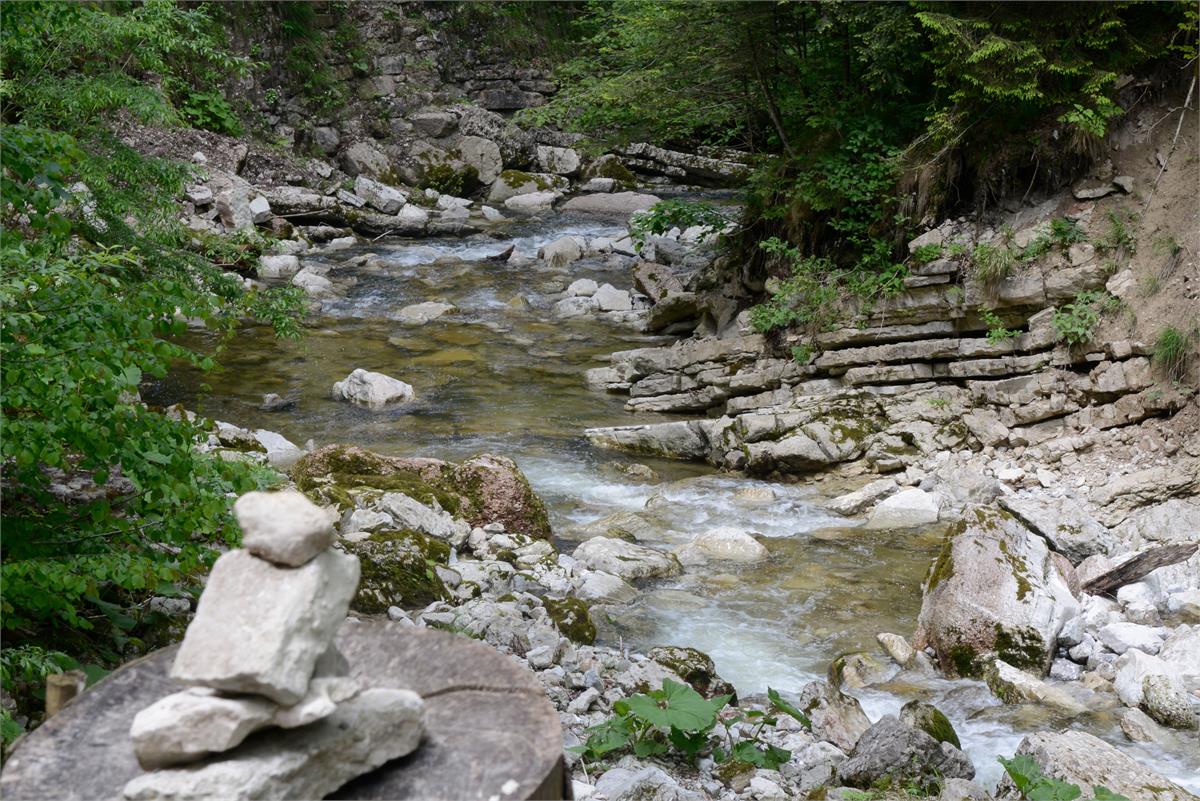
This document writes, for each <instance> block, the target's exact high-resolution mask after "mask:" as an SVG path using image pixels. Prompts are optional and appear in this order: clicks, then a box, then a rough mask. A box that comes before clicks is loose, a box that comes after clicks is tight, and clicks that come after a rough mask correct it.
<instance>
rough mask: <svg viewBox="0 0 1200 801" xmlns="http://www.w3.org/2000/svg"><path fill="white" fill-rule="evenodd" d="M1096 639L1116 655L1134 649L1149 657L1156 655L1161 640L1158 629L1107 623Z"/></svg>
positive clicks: (1160, 645)
mask: <svg viewBox="0 0 1200 801" xmlns="http://www.w3.org/2000/svg"><path fill="white" fill-rule="evenodd" d="M1096 639H1098V640H1100V642H1102V643H1104V644H1105V645H1106V646H1108V649H1109V650H1110V651H1112V652H1114V653H1117V654H1123V653H1125V652H1126V651H1128V650H1129V649H1130V648H1136V649H1138V650H1139V651H1143V652H1145V653H1147V654H1151V655H1153V654H1157V653H1158V649H1159V648H1161V647H1162V640H1163V638H1162V634H1161V633H1160V632H1159V631H1158V629H1156V628H1154V627H1153V626H1143V625H1141V624H1139V623H1109V624H1108V625H1107V626H1104V627H1102V628H1101V629H1100V631H1098V632H1097V633H1096Z"/></svg>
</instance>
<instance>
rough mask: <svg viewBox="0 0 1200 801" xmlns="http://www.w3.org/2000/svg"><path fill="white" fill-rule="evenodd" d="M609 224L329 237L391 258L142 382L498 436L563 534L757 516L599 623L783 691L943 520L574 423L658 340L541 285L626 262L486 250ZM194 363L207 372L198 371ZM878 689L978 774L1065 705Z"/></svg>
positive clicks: (170, 396)
mask: <svg viewBox="0 0 1200 801" xmlns="http://www.w3.org/2000/svg"><path fill="white" fill-rule="evenodd" d="M623 233H624V227H623V226H622V227H616V226H614V225H612V224H609V223H604V222H597V221H595V220H586V219H571V218H566V217H560V216H554V217H551V218H549V219H548V220H546V221H543V222H525V223H512V224H510V226H509V227H507V228H503V229H497V230H496V231H493V232H492V233H491V235H485V234H479V235H474V236H471V237H467V238H450V239H443V240H436V239H425V240H414V241H404V240H385V241H381V242H379V243H376V244H374V245H372V246H370V247H369V248H365V249H358V250H349V251H346V250H343V251H339V252H336V253H333V254H330V258H331V259H336V260H337V261H342V260H344V259H346V258H348V257H350V256H353V255H356V254H358V253H364V252H369V253H371V254H373V255H376V256H379V257H381V258H382V259H383V260H384V262H385V263H386V266H385V267H383V268H382V269H376V268H371V269H367V268H360V269H358V271H357V272H351V273H350V275H353V276H354V277H355V278H356V280H357V283H356V284H355V285H354V286H353V287H352V288H351V289H350V290H349V292H348V293H347V295H346V297H345V298H342V299H339V300H337V301H332V302H327V303H326V304H325V305H324V307H323V309H322V311H321V313H320V314H319V315H317V316H316V317H315V318H313V319H312V320H311V322H310V328H309V330H308V332H307V336H306V337H305V338H304V339H302V340H301V341H299V342H286V341H278V340H276V339H275V338H274V337H273V336H272V335H271V333H270V332H269V331H268V330H267V329H266V328H258V327H251V328H247V329H243V330H242V331H240V332H239V333H238V334H237V335H236V336H234V337H232V338H231V339H229V340H228V341H226V342H225V343H224V352H223V353H222V354H221V358H220V361H221V364H222V365H223V366H222V369H221V371H220V372H218V373H215V374H209V375H206V376H203V377H201V376H198V375H195V374H192V373H188V372H181V373H179V374H176V375H174V376H172V378H170V379H169V380H168V382H167V383H165V384H164V385H161V386H159V387H158V388H157V390H156V392H155V395H156V397H154V398H153V400H154V401H156V402H160V403H172V402H175V401H184V402H185V404H187V405H188V406H189V407H191V408H196V409H198V410H199V411H200V412H202V413H204V414H205V415H207V416H210V417H214V418H217V419H220V420H225V421H228V422H231V423H234V424H236V425H239V426H244V427H250V428H265V429H270V430H272V431H278V432H280V433H282V434H283V435H284V436H286V437H288V438H289V439H291V440H292V441H294V442H296V443H297V444H303V443H305V442H306V441H308V440H310V439H311V440H313V441H314V442H315V443H316V444H317V445H318V446H319V445H326V444H331V443H351V444H356V445H361V446H363V447H365V448H369V449H372V450H375V451H379V452H381V453H387V454H396V455H423V456H436V457H442V458H446V459H460V458H462V457H464V456H467V455H470V454H474V453H479V452H482V451H491V452H495V453H500V454H503V455H507V456H511V457H512V458H514V459H516V461H517V462H518V463H519V464H520V466H521V468H522V469H523V470H524V471H525V472H526V474H527V475H528V476H529V478H530V480H531V482H532V483H533V486H534V488H535V489H536V490H537V491H538V493H539V494H540V495H541V496H542V497H543V498H544V499H545V501H546V503H547V504H548V506H549V507H550V510H551V519H552V522H553V524H554V527H555V530H556V531H558V532H560V533H565V532H568V531H569V530H570V529H571V528H573V527H576V526H579V525H583V524H587V523H589V522H591V521H594V520H597V519H599V518H601V517H604V516H606V515H609V514H612V513H615V512H638V513H640V514H642V516H643V519H644V521H645V523H646V533H645V537H646V538H647V539H648V541H649V544H659V545H662V546H664V547H672V546H674V545H677V544H679V543H680V542H682V541H684V540H686V539H688V538H690V537H691V536H692V535H693V534H696V533H700V532H702V531H705V530H707V529H710V528H715V527H717V526H733V527H737V528H741V529H744V530H747V531H751V532H755V533H758V534H760V535H761V537H762V540H763V542H764V543H765V544H766V545H767V548H768V550H769V552H770V558H769V559H768V561H766V562H765V563H760V564H757V565H750V566H745V567H741V566H737V567H733V568H726V567H722V568H712V567H709V568H704V569H702V572H689V573H687V574H685V575H684V576H683V577H681V578H678V579H672V580H669V581H666V582H661V583H659V584H656V585H652V586H649V587H645V588H644V590H645V591H644V593H643V595H642V597H641V598H640V600H639V601H637V602H636V603H635V604H633V605H632V606H631V607H630V608H629V609H628V610H625V611H624V612H623V613H622V616H621V618H620V619H619V620H617V621H615V623H614V625H612V626H611V627H609V628H606V629H605V630H604V631H603V632H602V633H603V636H604V637H605V638H606V640H607V644H610V645H617V644H621V643H623V644H625V645H628V646H630V647H633V648H636V649H638V650H645V649H648V648H650V647H652V646H654V645H658V644H675V645H685V646H692V647H696V648H699V649H701V650H703V651H705V652H707V653H708V654H710V655H711V656H712V658H713V659H714V660H715V662H716V665H717V668H718V671H719V672H720V673H721V675H722V676H723V677H724V678H726V679H728V680H729V681H731V682H733V683H734V685H735V686H736V687H737V688H738V690H739V692H741V693H743V694H746V693H753V692H761V691H763V690H765V689H766V687H767V686H768V685H770V686H772V687H774V688H777V689H780V690H784V691H795V690H798V689H800V687H802V686H803V685H804V684H805V683H806V682H808V681H811V680H813V679H814V678H818V677H823V676H825V674H826V672H827V670H828V667H829V664H830V662H831V661H832V660H833V659H834V658H835V657H837V656H838V655H840V654H843V653H847V652H852V651H866V652H869V653H878V647H877V645H876V643H875V634H876V633H877V632H880V631H891V632H896V633H899V634H902V635H905V636H909V635H911V634H912V631H913V629H914V627H915V622H916V616H917V612H918V610H919V608H920V602H921V591H920V584H921V580H922V578H923V576H924V573H925V571H926V569H927V567H928V565H929V563H930V561H931V559H932V556H933V554H934V552H935V551H936V548H937V545H938V543H939V540H940V537H941V534H942V531H941V530H940V529H939V528H938V527H933V528H931V529H930V530H928V531H921V532H912V531H905V532H876V531H864V530H860V529H858V528H856V527H855V525H854V524H853V523H851V522H849V521H846V520H845V519H843V518H840V517H838V516H836V515H832V514H830V513H827V512H825V511H823V510H822V509H821V507H820V500H821V498H820V497H819V496H818V494H817V491H816V490H815V489H814V488H812V487H808V486H806V485H805V484H804V483H803V482H800V483H796V484H790V485H783V484H774V483H767V482H759V481H753V480H750V479H742V478H735V477H729V476H719V475H715V474H713V473H712V472H711V471H710V470H708V469H706V468H704V467H703V466H698V465H688V464H681V463H671V462H656V461H650V462H649V464H650V466H651V467H652V468H653V469H654V470H656V471H657V472H658V473H659V474H660V476H661V477H662V482H661V483H644V482H639V481H637V480H634V479H631V478H628V477H626V476H625V475H624V474H622V473H621V472H620V470H618V469H616V467H615V465H617V464H620V463H625V462H628V461H632V460H629V459H625V458H623V457H621V456H619V455H616V454H613V453H609V452H603V451H598V450H595V449H593V448H591V447H590V446H589V445H588V444H587V443H586V441H585V440H584V438H583V436H582V431H583V429H585V428H587V427H592V426H604V425H619V424H627V423H630V422H633V421H634V420H635V418H634V417H633V416H631V415H630V414H629V413H627V412H625V411H624V410H623V408H622V404H623V399H621V398H618V397H616V396H609V395H606V394H604V393H603V392H599V391H595V390H591V389H589V388H588V387H587V386H586V385H585V383H584V380H583V373H584V371H585V370H586V369H587V368H589V367H594V366H599V365H600V364H602V362H601V361H600V360H601V359H602V358H603V357H605V356H607V354H608V353H610V352H612V351H615V350H621V349H626V348H633V347H642V346H647V345H654V344H663V343H665V342H667V341H668V340H665V339H662V338H654V337H647V336H645V335H642V334H638V333H636V332H634V331H633V330H632V329H631V328H630V327H628V326H627V325H621V324H617V323H613V322H609V321H607V320H604V319H601V318H598V317H592V316H587V317H578V318H573V319H569V320H560V319H556V318H555V317H554V315H553V313H552V312H551V306H552V305H553V301H554V299H555V293H559V292H561V291H562V290H563V289H564V288H565V286H566V285H567V284H569V283H570V282H571V281H572V280H574V279H576V278H585V277H586V278H593V279H595V280H596V281H597V282H600V283H604V282H609V283H612V284H613V285H615V286H616V287H618V288H625V289H627V288H629V284H630V279H629V274H628V269H627V268H625V267H624V266H617V265H615V264H612V265H606V264H605V263H604V261H603V260H595V259H594V260H587V261H584V262H578V263H575V264H573V265H570V266H569V267H567V268H564V269H562V270H549V269H546V268H545V267H544V265H542V267H541V268H540V269H539V268H535V267H530V266H523V267H511V266H509V265H507V264H504V263H499V262H495V261H490V260H488V259H487V257H489V256H494V255H496V254H499V253H501V252H502V251H504V250H505V249H506V248H507V247H508V245H509V244H510V243H512V244H514V245H515V246H516V248H517V250H518V251H519V252H522V253H525V254H528V255H531V256H532V255H534V254H536V250H537V247H538V246H539V245H541V244H544V243H546V242H550V241H553V240H554V239H557V238H559V237H560V236H563V235H565V234H581V235H585V236H589V237H592V236H617V235H620V234H623ZM497 235H499V236H500V237H501V238H497ZM336 275H338V276H342V275H346V273H345V272H343V271H339V272H338V273H337V274H336ZM430 300H440V301H446V302H449V303H452V304H454V305H455V306H456V307H458V311H457V312H456V313H453V314H450V315H447V316H445V317H443V318H441V319H439V320H436V321H434V322H431V323H428V324H426V325H424V326H421V327H405V326H403V325H401V324H399V323H398V322H397V320H396V316H397V312H398V311H399V310H400V309H401V308H402V307H404V306H406V305H409V304H413V303H419V302H422V301H430ZM202 339H203V337H202ZM199 344H201V345H202V346H205V347H210V348H211V347H213V346H215V345H216V342H215V341H205V342H202V343H199ZM358 367H361V368H365V369H368V370H375V371H379V372H383V373H385V374H388V375H391V376H394V377H396V378H400V379H402V380H404V381H406V382H408V383H410V384H412V385H413V387H414V389H415V392H416V396H417V400H416V401H415V402H414V403H412V404H409V405H406V406H404V407H403V408H399V409H394V410H388V411H383V412H370V411H366V410H363V409H359V408H356V407H353V406H350V405H348V404H345V403H340V402H336V401H334V400H333V399H332V398H331V397H330V388H331V386H332V384H333V383H334V382H335V381H338V380H341V379H342V378H345V376H346V375H347V374H348V373H350V371H351V370H353V369H355V368H358ZM202 382H204V383H207V384H208V385H209V387H210V388H209V389H207V390H204V391H202V389H201V387H202ZM268 392H273V393H277V394H279V395H282V396H285V397H293V398H295V399H296V401H297V404H296V406H295V408H294V409H292V410H290V411H286V412H265V411H262V410H260V409H259V405H260V404H261V402H262V397H263V395H264V393H268ZM645 419H649V416H645ZM657 419H663V418H661V417H659V418H657ZM643 461H644V460H643ZM751 488H757V489H758V490H759V491H757V492H754V491H749V492H748V491H747V490H748V489H751ZM762 490H769V492H763V491H762ZM772 496H773V497H772ZM561 544H562V545H563V547H564V548H570V547H573V543H571V542H563V543H561ZM879 658H880V660H881V661H883V660H884V659H885V657H883V656H882V654H880V655H879ZM889 689H890V691H889V692H884V691H881V690H877V689H872V690H869V691H856V694H857V695H859V697H860V698H861V700H862V701H863V704H864V707H865V708H866V710H867V713H868V715H869V716H870V717H871V718H872V719H876V718H878V716H880V715H882V714H885V713H888V712H896V711H897V710H898V708H899V707H900V705H901V704H902V703H903V702H904V701H905V700H907V699H909V698H914V697H920V698H923V699H926V700H930V701H932V702H934V703H935V704H937V705H938V706H939V707H940V708H941V709H942V710H943V711H944V712H945V713H946V714H947V715H948V716H949V717H950V718H951V720H952V722H953V723H954V725H955V726H956V728H957V729H958V732H959V734H960V736H961V737H962V739H963V745H964V748H965V750H966V751H967V753H968V754H969V755H970V756H971V758H972V760H973V761H974V763H975V765H976V768H977V770H978V771H979V779H980V780H981V781H984V782H986V783H988V784H991V783H993V782H994V781H995V780H996V779H997V778H998V775H999V772H1000V768H999V765H998V764H997V762H996V756H997V755H1010V754H1012V752H1013V751H1014V750H1015V748H1016V746H1017V744H1018V743H1019V742H1020V739H1021V737H1022V736H1023V734H1024V733H1027V732H1032V731H1039V730H1042V729H1046V728H1051V727H1055V728H1061V727H1062V726H1063V725H1067V724H1066V722H1065V721H1058V720H1054V719H1053V718H1052V717H1051V716H1050V715H1049V714H1048V713H1046V712H1045V711H1041V710H1036V709H1033V708H1031V707H1026V706H1021V707H1005V706H1002V705H1000V704H999V702H998V701H996V700H995V698H994V697H993V696H992V695H991V693H990V692H988V690H987V689H986V687H984V686H983V685H982V684H979V683H977V682H964V681H957V682H951V681H944V680H937V679H926V680H923V681H922V682H921V683H920V684H906V685H899V684H896V685H893V686H891V687H890V688H889ZM1075 725H1082V726H1083V727H1084V728H1087V729H1088V730H1090V731H1092V732H1093V733H1096V734H1098V735H1099V736H1102V737H1104V738H1105V739H1107V740H1109V741H1111V742H1113V743H1114V744H1116V745H1118V746H1119V747H1121V748H1123V749H1125V750H1128V751H1130V752H1131V753H1132V754H1133V755H1134V756H1135V757H1136V758H1137V759H1139V760H1140V761H1143V762H1144V763H1146V764H1148V765H1150V766H1152V767H1154V768H1156V769H1158V770H1160V771H1161V772H1163V773H1164V774H1166V775H1168V776H1170V777H1171V778H1173V779H1175V780H1176V781H1180V782H1182V783H1184V784H1185V785H1187V786H1189V787H1191V788H1192V789H1194V790H1197V789H1200V779H1197V777H1196V775H1195V769H1196V768H1197V766H1200V758H1190V757H1189V758H1187V759H1184V758H1182V757H1173V756H1171V755H1165V754H1162V753H1161V752H1155V751H1153V750H1151V749H1147V748H1145V747H1140V746H1132V745H1130V744H1129V743H1128V742H1126V741H1125V739H1124V737H1123V736H1122V734H1121V732H1120V729H1119V728H1118V727H1117V726H1116V724H1115V714H1114V713H1113V711H1111V710H1096V711H1095V712H1094V713H1093V714H1091V715H1089V716H1087V717H1085V718H1084V719H1082V723H1080V722H1079V721H1077V722H1076V724H1075Z"/></svg>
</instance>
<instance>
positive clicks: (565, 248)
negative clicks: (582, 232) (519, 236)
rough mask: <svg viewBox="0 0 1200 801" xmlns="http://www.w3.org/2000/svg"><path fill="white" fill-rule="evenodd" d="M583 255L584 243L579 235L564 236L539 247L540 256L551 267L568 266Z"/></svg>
mask: <svg viewBox="0 0 1200 801" xmlns="http://www.w3.org/2000/svg"><path fill="white" fill-rule="evenodd" d="M582 256H583V243H582V242H581V241H580V240H579V237H577V236H564V237H559V238H558V239H555V240H554V241H553V242H550V243H549V244H546V245H542V246H541V247H540V248H538V258H539V259H542V260H544V261H545V262H546V263H547V264H549V265H550V266H551V267H566V266H567V265H568V264H570V263H571V262H573V261H578V260H579V259H580V258H581V257H582Z"/></svg>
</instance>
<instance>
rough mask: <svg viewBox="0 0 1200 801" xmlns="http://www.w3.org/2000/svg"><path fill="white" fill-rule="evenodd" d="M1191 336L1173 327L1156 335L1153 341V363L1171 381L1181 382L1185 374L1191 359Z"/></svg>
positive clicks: (1168, 327) (1170, 326)
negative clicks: (1156, 337)
mask: <svg viewBox="0 0 1200 801" xmlns="http://www.w3.org/2000/svg"><path fill="white" fill-rule="evenodd" d="M1192 339H1193V336H1190V335H1188V334H1185V333H1184V332H1183V331H1180V330H1179V329H1178V328H1176V327H1175V326H1173V325H1169V326H1167V327H1166V328H1164V329H1163V330H1162V331H1160V332H1159V333H1158V339H1156V340H1155V341H1154V356H1153V361H1154V364H1156V365H1157V366H1158V367H1159V369H1161V370H1162V371H1163V372H1164V373H1165V374H1166V375H1167V378H1169V379H1170V380H1172V381H1181V380H1182V379H1183V377H1184V375H1186V374H1187V368H1188V363H1189V362H1190V361H1191V359H1192V355H1193V354H1192V352H1191V349H1192Z"/></svg>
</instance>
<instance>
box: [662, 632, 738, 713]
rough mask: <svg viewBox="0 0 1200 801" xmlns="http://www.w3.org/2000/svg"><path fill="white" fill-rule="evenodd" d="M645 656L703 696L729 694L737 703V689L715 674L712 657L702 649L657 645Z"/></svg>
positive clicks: (715, 669) (711, 696)
mask: <svg viewBox="0 0 1200 801" xmlns="http://www.w3.org/2000/svg"><path fill="white" fill-rule="evenodd" d="M646 656H648V657H650V659H652V660H653V661H655V662H657V663H658V664H660V665H662V666H663V667H665V668H666V669H667V670H669V671H671V672H672V673H674V674H675V675H677V676H679V677H680V678H682V679H683V680H684V681H685V682H687V683H688V684H690V685H691V687H692V689H693V690H695V691H696V692H698V693H700V694H701V695H703V696H704V697H705V698H715V697H716V696H718V695H729V696H732V698H733V703H735V704H736V703H737V690H735V689H734V688H733V685H732V684H730V683H729V682H727V681H725V680H724V679H723V678H721V677H720V676H719V675H718V674H717V666H716V664H715V663H714V662H713V661H712V657H710V656H709V655H708V654H706V653H704V652H703V651H700V650H697V649H695V648H683V647H681V646H678V645H658V646H655V647H654V648H651V649H650V650H649V651H648V652H647V653H646Z"/></svg>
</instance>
